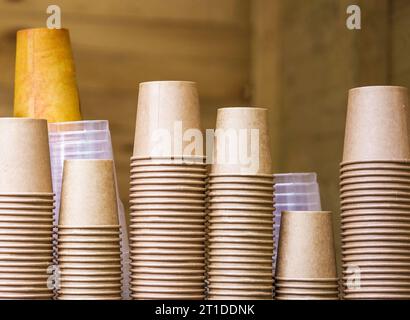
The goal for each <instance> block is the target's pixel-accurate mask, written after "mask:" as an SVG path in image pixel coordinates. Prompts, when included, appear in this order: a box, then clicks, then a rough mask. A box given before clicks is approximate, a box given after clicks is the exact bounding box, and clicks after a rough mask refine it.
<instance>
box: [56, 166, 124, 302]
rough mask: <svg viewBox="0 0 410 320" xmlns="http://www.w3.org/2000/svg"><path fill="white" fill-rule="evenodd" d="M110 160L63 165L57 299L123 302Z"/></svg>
mask: <svg viewBox="0 0 410 320" xmlns="http://www.w3.org/2000/svg"><path fill="white" fill-rule="evenodd" d="M117 208H118V207H117V192H116V187H115V178H114V164H113V161H112V160H66V161H65V163H64V173H63V188H62V195H61V208H60V222H59V227H58V272H57V275H58V277H57V279H56V280H57V281H58V290H57V292H58V299H59V300H121V282H122V272H121V247H120V226H119V224H118V212H117Z"/></svg>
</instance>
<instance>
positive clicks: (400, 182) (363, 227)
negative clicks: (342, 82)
mask: <svg viewBox="0 0 410 320" xmlns="http://www.w3.org/2000/svg"><path fill="white" fill-rule="evenodd" d="M408 109H409V103H408V90H407V89H406V88H403V87H384V86H377V87H364V88H355V89H352V90H350V92H349V103H348V110H347V121H346V133H345V144H344V151H343V161H342V163H341V169H340V198H341V201H340V202H341V217H342V220H341V225H342V232H341V235H342V263H343V283H344V294H345V295H344V298H345V299H349V300H350V299H383V300H384V299H409V298H410V273H409V271H410V245H409V239H410V237H409V235H410V219H409V217H410V192H409V190H410V189H409V187H410V173H409V172H410V144H409V134H408V130H409V123H408V115H409V110H408Z"/></svg>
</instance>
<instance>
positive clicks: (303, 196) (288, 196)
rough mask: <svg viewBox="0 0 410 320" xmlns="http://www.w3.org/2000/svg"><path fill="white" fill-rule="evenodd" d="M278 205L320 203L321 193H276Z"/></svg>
mask: <svg viewBox="0 0 410 320" xmlns="http://www.w3.org/2000/svg"><path fill="white" fill-rule="evenodd" d="M275 203H276V204H288V203H295V204H305V203H320V195H319V193H317V192H315V193H275Z"/></svg>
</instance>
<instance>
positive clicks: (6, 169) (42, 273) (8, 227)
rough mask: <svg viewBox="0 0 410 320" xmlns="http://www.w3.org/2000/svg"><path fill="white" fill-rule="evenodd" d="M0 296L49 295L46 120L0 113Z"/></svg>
mask: <svg viewBox="0 0 410 320" xmlns="http://www.w3.org/2000/svg"><path fill="white" fill-rule="evenodd" d="M0 168H1V170H0V299H30V300H31V299H52V297H53V283H52V281H49V280H52V272H53V270H52V268H51V266H52V261H53V246H52V235H53V208H54V194H53V190H52V183H51V168H50V153H49V147H48V135H47V121H45V120H35V119H28V118H19V119H18V118H0Z"/></svg>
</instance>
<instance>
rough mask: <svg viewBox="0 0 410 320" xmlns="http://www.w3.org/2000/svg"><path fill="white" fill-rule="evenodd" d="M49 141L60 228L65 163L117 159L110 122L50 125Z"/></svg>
mask: <svg viewBox="0 0 410 320" xmlns="http://www.w3.org/2000/svg"><path fill="white" fill-rule="evenodd" d="M49 140H50V154H51V168H52V176H53V188H54V192H55V194H56V210H55V212H54V216H55V221H56V224H58V221H59V217H58V213H59V208H60V195H61V185H62V177H63V166H64V161H65V160H78V159H100V160H113V159H114V155H113V149H112V143H111V134H110V129H109V123H108V121H106V120H93V121H74V122H60V123H50V124H49ZM116 184H117V181H116ZM116 188H117V197H118V199H117V200H118V201H117V203H118V214H119V222H120V226H121V231H122V233H121V248H122V265H123V273H124V282H123V298H124V299H129V279H130V278H129V272H130V271H129V243H128V233H127V224H126V219H125V212H124V207H123V205H122V203H121V201H120V199H119V193H118V185H117V186H116Z"/></svg>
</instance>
